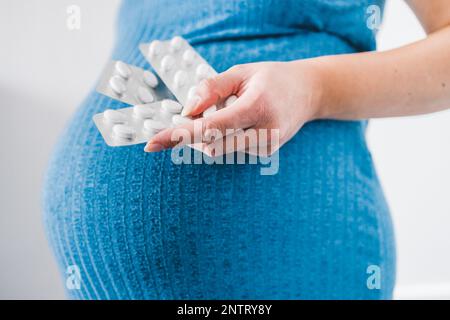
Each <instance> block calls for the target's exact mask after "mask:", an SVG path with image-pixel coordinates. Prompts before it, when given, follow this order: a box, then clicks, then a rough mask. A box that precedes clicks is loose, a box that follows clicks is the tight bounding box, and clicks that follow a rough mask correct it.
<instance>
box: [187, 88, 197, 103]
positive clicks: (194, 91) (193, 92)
mask: <svg viewBox="0 0 450 320" xmlns="http://www.w3.org/2000/svg"><path fill="white" fill-rule="evenodd" d="M196 94H197V86H193V87H191V88H190V89H189V91H188V100H191V99H193V98H194V97H195V95H196Z"/></svg>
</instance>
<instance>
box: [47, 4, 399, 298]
mask: <svg viewBox="0 0 450 320" xmlns="http://www.w3.org/2000/svg"><path fill="white" fill-rule="evenodd" d="M373 4H375V5H378V6H380V8H382V7H383V2H382V1H381V0H345V1H343V0H286V1H275V0H270V1H269V0H236V1H230V0H195V1H194V0H191V1H185V0H183V1H181V0H180V1H163V0H151V1H131V0H130V1H124V2H123V4H122V6H121V8H120V14H119V19H118V30H117V42H116V48H115V50H114V52H113V54H112V58H113V59H120V60H123V61H125V62H127V63H130V64H135V65H137V66H140V67H145V68H149V65H148V64H147V62H146V61H145V59H144V57H143V56H142V55H141V54H140V52H139V50H138V45H139V44H140V43H141V42H149V41H151V40H154V39H170V38H171V37H173V36H175V35H182V36H183V37H185V38H186V39H187V40H188V41H189V42H190V43H191V44H193V46H194V47H195V48H196V49H197V50H198V51H199V52H200V54H202V55H203V56H204V57H205V58H206V59H207V61H209V62H210V64H211V65H212V66H213V67H214V68H215V69H216V70H217V71H219V72H220V71H224V70H226V69H227V68H229V67H231V66H233V65H235V64H241V63H248V62H256V61H266V60H278V61H288V60H294V59H304V58H309V57H315V56H321V55H330V54H342V53H350V52H356V51H367V50H372V49H374V48H375V41H374V35H373V32H372V31H371V30H369V29H368V28H367V26H366V19H367V14H366V9H367V7H368V6H369V5H373ZM99 41H101V39H99ZM122 107H124V105H123V104H121V103H118V102H115V101H113V100H111V99H109V98H107V97H104V96H102V95H100V94H97V93H95V92H91V93H90V94H89V95H88V96H87V98H86V99H85V101H84V103H83V104H82V105H81V106H80V107H79V108H78V110H77V112H76V113H75V115H74V116H73V118H72V120H71V121H70V123H69V124H68V126H67V129H66V130H65V132H64V133H63V135H62V137H61V139H60V141H59V143H58V145H57V147H56V150H55V152H54V155H53V157H52V161H51V163H50V166H49V170H48V174H47V179H46V182H45V186H44V223H45V227H46V230H47V234H48V239H49V242H50V244H51V247H52V249H53V251H54V254H55V257H56V259H57V261H58V265H59V268H60V270H61V275H62V278H63V281H64V282H66V277H67V274H66V270H68V268H69V270H73V269H70V266H77V267H78V269H79V272H80V276H81V282H80V287H79V289H77V288H75V289H74V288H73V287H70V286H69V287H68V290H67V293H68V295H69V297H71V298H74V299H366V298H367V299H389V298H391V297H392V290H393V286H394V280H395V245H394V237H393V230H392V224H391V219H390V214H389V210H388V208H387V205H386V202H385V199H384V196H383V192H382V190H381V188H380V184H379V181H378V178H377V174H376V172H375V170H374V166H373V163H372V158H371V154H370V152H369V150H368V148H367V145H366V141H365V129H366V123H365V122H360V121H348V122H345V121H341V122H339V121H315V122H312V123H309V124H307V125H306V126H305V127H304V128H303V129H302V130H301V131H300V132H299V133H298V134H297V135H296V136H294V137H293V139H292V140H291V141H289V142H288V143H287V144H286V145H285V146H284V147H283V148H282V149H281V150H280V154H279V172H278V174H276V175H272V176H265V175H261V166H262V165H260V164H257V165H255V164H244V165H238V164H236V165H219V164H216V165H208V164H200V165H199V164H192V165H188V164H183V165H177V164H174V163H173V162H172V161H171V158H170V151H165V152H160V153H156V154H146V153H144V152H143V147H144V146H143V145H138V146H132V147H123V148H110V147H107V146H106V145H105V143H104V142H103V139H102V137H101V136H100V134H99V132H98V131H97V129H96V128H95V127H94V124H93V122H92V120H91V119H92V116H93V115H94V114H95V113H98V112H102V111H103V110H105V109H108V108H112V109H115V108H122ZM373 266H375V267H373ZM373 268H375V269H373ZM372 270H375V271H377V274H373V273H372ZM378 271H379V272H378ZM373 276H376V277H377V278H376V279H375V280H377V279H378V280H379V284H380V285H379V286H378V285H376V283H377V281H374V278H373ZM374 283H375V286H374V285H373V284H374Z"/></svg>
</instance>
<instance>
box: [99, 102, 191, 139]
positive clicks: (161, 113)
mask: <svg viewBox="0 0 450 320" xmlns="http://www.w3.org/2000/svg"><path fill="white" fill-rule="evenodd" d="M181 110H182V107H181V105H180V104H179V103H178V102H176V101H174V100H163V101H158V102H154V103H150V104H140V105H136V106H133V107H129V108H123V109H118V110H106V111H105V112H102V113H98V114H96V115H95V116H94V117H93V120H94V123H95V125H96V126H97V128H98V130H99V131H100V133H101V135H102V137H103V139H104V140H105V142H106V144H107V145H108V146H111V147H118V146H129V145H134V144H140V143H145V142H147V141H148V140H149V139H151V138H152V137H153V136H154V135H155V134H157V133H158V132H160V131H162V130H164V129H166V128H169V127H171V126H175V125H178V124H179V121H180V118H182V117H181V116H180V115H179V113H180V112H181Z"/></svg>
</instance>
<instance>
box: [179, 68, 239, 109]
mask: <svg viewBox="0 0 450 320" xmlns="http://www.w3.org/2000/svg"><path fill="white" fill-rule="evenodd" d="M241 70H242V69H241V67H239V66H236V67H233V68H230V69H228V70H227V71H225V72H223V73H221V74H218V75H217V76H215V77H213V78H209V79H205V80H203V81H201V82H200V84H199V85H198V87H197V90H196V95H195V96H194V97H193V98H191V99H190V100H189V101H188V102H187V103H186V106H185V107H184V109H183V113H182V115H183V116H188V115H192V116H195V115H199V114H201V113H202V112H203V111H205V110H206V109H208V108H209V107H211V106H212V105H215V104H217V103H218V102H219V101H221V100H223V99H225V98H227V97H229V96H231V95H233V94H235V93H237V92H238V90H239V86H240V84H241V83H242V79H243V75H242V72H241Z"/></svg>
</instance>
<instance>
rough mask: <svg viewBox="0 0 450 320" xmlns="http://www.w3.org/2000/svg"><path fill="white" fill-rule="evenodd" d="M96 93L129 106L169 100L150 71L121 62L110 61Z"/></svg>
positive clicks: (165, 90)
mask: <svg viewBox="0 0 450 320" xmlns="http://www.w3.org/2000/svg"><path fill="white" fill-rule="evenodd" d="M97 92H99V93H101V94H104V95H106V96H108V97H110V98H113V99H115V100H118V101H121V102H124V103H127V104H130V105H137V104H146V103H152V102H155V101H159V100H162V99H166V98H171V97H172V96H171V94H170V93H169V92H168V91H167V88H166V87H165V86H164V85H160V84H159V79H158V77H157V76H156V75H155V74H154V73H153V72H151V71H148V70H143V69H141V68H138V67H136V66H133V65H129V64H126V63H124V62H122V61H111V62H110V63H108V65H107V66H106V68H105V70H104V71H103V74H102V76H101V77H100V81H99V84H98V86H97Z"/></svg>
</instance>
